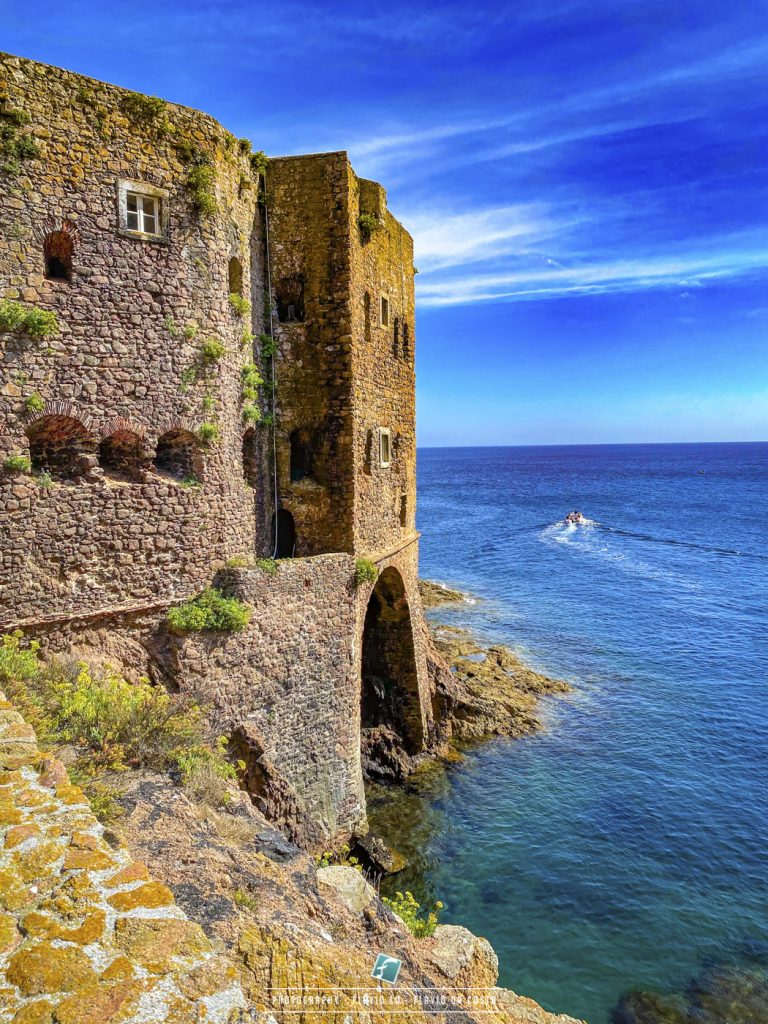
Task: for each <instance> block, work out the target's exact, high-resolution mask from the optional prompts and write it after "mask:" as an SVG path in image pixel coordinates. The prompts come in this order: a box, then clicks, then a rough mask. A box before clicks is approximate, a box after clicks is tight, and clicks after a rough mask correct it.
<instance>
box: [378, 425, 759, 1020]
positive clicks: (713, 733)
mask: <svg viewBox="0 0 768 1024" xmlns="http://www.w3.org/2000/svg"><path fill="white" fill-rule="evenodd" d="M418 500H419V503H418V527H419V529H420V530H421V531H422V534H423V537H422V548H421V575H422V576H423V577H425V578H427V579H431V580H436V581H439V582H442V583H445V584H447V585H449V586H451V587H456V588H458V589H460V590H462V591H465V592H466V593H467V594H468V595H470V596H469V599H468V600H466V601H464V602H462V603H460V604H458V605H453V606H445V607H442V608H440V609H437V610H435V611H433V612H431V613H430V614H431V616H432V617H433V618H437V619H439V620H440V621H442V622H446V623H449V624H453V625H457V626H462V627H465V628H467V629H469V630H471V631H472V632H473V633H474V634H475V635H476V636H478V637H479V638H480V639H481V640H482V641H485V642H486V643H491V642H492V643H504V644H506V645H508V646H510V647H511V648H512V649H513V650H514V651H516V652H517V653H518V654H519V655H520V657H521V658H522V659H523V660H524V661H526V662H527V663H529V664H530V665H531V666H533V667H535V668H536V669H539V670H540V671H542V672H545V673H547V674H549V675H551V676H556V677H558V678H562V679H565V680H567V681H569V682H570V683H572V684H573V687H574V690H573V692H572V693H571V694H570V695H569V696H567V697H565V698H548V699H547V700H546V701H545V702H543V704H542V705H541V709H540V710H541V715H542V717H543V721H544V729H543V731H542V732H540V733H538V734H536V735H534V736H532V737H530V738H525V739H517V740H496V741H492V742H488V743H485V744H481V745H478V746H475V747H473V748H471V749H470V750H468V751H467V752H466V754H465V757H464V760H463V761H462V762H461V763H460V764H457V765H454V766H450V767H449V768H448V769H447V770H446V771H440V772H438V773H436V774H435V775H433V776H432V777H431V778H430V777H429V775H427V777H426V780H425V781H424V780H422V781H421V782H420V783H418V784H414V785H413V786H412V787H409V789H407V790H406V792H405V793H404V794H403V795H402V796H401V798H400V802H399V805H398V813H397V819H398V823H399V824H398V828H399V831H398V829H394V828H393V826H392V823H391V822H390V824H389V826H388V827H389V833H390V834H389V835H388V838H389V839H390V841H393V842H395V843H396V844H399V845H400V846H401V847H402V848H404V852H406V854H407V855H408V856H409V857H410V865H409V868H408V869H407V870H406V872H405V873H404V874H403V875H401V876H395V878H394V879H391V880H390V882H389V883H388V886H389V888H390V890H393V889H396V888H401V889H402V888H410V889H412V890H413V891H414V894H415V895H416V896H417V898H419V899H420V900H422V901H423V902H424V904H425V905H429V904H430V903H431V902H432V901H434V900H436V899H440V900H441V901H442V902H443V903H444V904H445V909H444V911H443V912H442V920H443V921H444V922H445V923H456V924H463V925H466V926H467V927H468V928H469V929H471V930H472V931H473V932H475V933H477V934H479V935H483V936H485V937H486V938H488V939H489V940H490V942H491V943H492V945H493V947H494V948H495V950H496V952H497V953H498V956H499V961H500V980H499V983H500V984H501V985H504V986H505V987H508V988H512V989H513V990H514V991H516V992H518V993H521V994H524V995H526V996H530V997H532V998H533V999H535V1000H537V1001H538V1002H539V1003H541V1005H542V1006H544V1007H545V1008H546V1009H548V1010H551V1011H557V1012H559V1013H568V1014H570V1015H572V1016H574V1017H577V1018H584V1019H586V1020H588V1021H589V1022H590V1024H606V1022H608V1021H612V1020H613V1021H621V1022H624V1021H628V1022H629V1021H631V1022H634V1021H642V1022H643V1024H646V1022H647V1024H655V1022H656V1021H659V1022H665V1024H666V1022H667V1021H674V1022H675V1024H677V1022H678V1021H679V1020H685V1021H687V1020H688V1018H687V1017H678V1016H676V1015H675V1014H678V1013H680V1014H687V1013H690V1014H691V1017H690V1019H691V1020H692V1021H697V1022H698V1021H703V1022H705V1024H729V1022H739V1024H742V1022H746V1024H753V1022H762V1021H764V1020H768V444H763V443H755V444H746V443H745V444H664V445H596V446H595V445H589V446H579V445H569V446H562V447H509V448H503V447H499V448H440V449H423V450H420V451H419V453H418ZM574 509H578V510H579V511H581V512H582V514H583V515H584V516H585V517H586V519H587V520H588V522H587V523H585V524H584V525H579V526H571V525H568V524H567V523H566V522H565V516H566V514H567V513H568V512H569V511H571V510H574ZM374 817H375V811H374ZM386 827H387V826H386V824H385V830H386ZM713 993H714V994H713ZM707 1000H709V1002H708V1001H707ZM638 1007H640V1008H641V1009H642V1011H643V1014H645V1015H641V1014H640V1013H638V1012H636V1011H637V1008H638ZM702 1007H703V1009H702ZM713 1007H714V1009H713ZM633 1013H635V1014H636V1015H635V1016H632V1014H633ZM696 1014H698V1015H696ZM707 1014H709V1016H708V1015H707Z"/></svg>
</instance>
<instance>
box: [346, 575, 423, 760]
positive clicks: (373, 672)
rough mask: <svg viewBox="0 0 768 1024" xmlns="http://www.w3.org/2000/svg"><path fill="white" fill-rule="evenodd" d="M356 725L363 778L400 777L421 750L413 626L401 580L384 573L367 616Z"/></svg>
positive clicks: (372, 597)
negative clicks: (374, 776) (360, 746)
mask: <svg viewBox="0 0 768 1024" xmlns="http://www.w3.org/2000/svg"><path fill="white" fill-rule="evenodd" d="M361 676H362V679H361V695H360V727H361V742H362V752H363V764H364V769H365V771H366V773H367V774H373V775H385V776H387V775H389V776H399V775H402V774H405V773H406V772H407V770H408V762H409V761H410V758H411V757H412V756H413V755H414V754H417V753H418V752H419V751H420V750H422V749H423V747H424V722H423V718H422V710H421V701H420V699H419V683H418V672H417V666H416V651H415V647H414V640H413V624H412V622H411V610H410V608H409V606H408V598H407V596H406V592H405V585H404V583H403V578H402V576H401V575H400V573H399V572H398V571H397V569H395V568H393V567H391V566H390V567H389V568H387V569H385V570H384V571H383V572H382V573H381V575H380V576H379V578H378V580H377V581H376V586H375V587H374V588H373V591H372V593H371V596H370V598H369V599H368V607H367V609H366V613H365V625H364V627H363V646H362V662H361Z"/></svg>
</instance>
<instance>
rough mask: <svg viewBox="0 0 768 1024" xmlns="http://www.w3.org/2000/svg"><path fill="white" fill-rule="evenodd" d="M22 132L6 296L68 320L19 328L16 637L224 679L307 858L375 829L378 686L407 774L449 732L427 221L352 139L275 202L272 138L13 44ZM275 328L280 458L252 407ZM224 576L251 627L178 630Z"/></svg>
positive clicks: (10, 374) (302, 163) (11, 411)
mask: <svg viewBox="0 0 768 1024" xmlns="http://www.w3.org/2000/svg"><path fill="white" fill-rule="evenodd" d="M0 121H3V123H4V124H6V125H10V126H11V127H12V128H13V130H14V131H17V132H20V133H21V134H22V136H23V137H26V138H29V139H31V140H34V144H35V146H36V147H37V149H36V151H30V152H29V153H28V154H27V156H26V157H25V158H24V159H21V160H19V161H18V167H15V168H12V169H11V170H10V171H9V168H8V166H5V165H4V167H3V170H2V171H0V204H1V205H2V209H3V212H4V216H3V218H2V219H1V220H0V298H9V299H13V300H18V301H20V302H21V303H22V304H23V306H24V308H26V309H30V308H34V307H39V308H41V309H45V310H51V311H53V312H55V314H56V316H57V317H58V321H59V329H58V330H57V331H56V332H55V333H53V334H51V335H50V336H35V335H30V334H29V333H23V332H20V331H18V330H11V329H9V330H7V331H6V332H5V333H0V367H1V368H2V379H1V381H0V424H1V425H0V626H2V627H5V628H8V627H15V626H17V625H21V626H22V628H24V629H25V630H26V631H27V632H30V633H34V634H36V635H38V636H41V637H43V638H44V639H45V640H46V642H47V643H48V644H49V645H50V648H51V649H53V650H67V649H72V650H75V651H76V652H80V653H82V654H83V655H84V656H86V657H90V658H94V657H95V658H97V659H98V658H99V657H106V658H108V659H111V660H113V661H114V662H115V663H116V664H117V665H118V666H119V667H120V669H121V670H122V671H124V672H125V673H126V674H127V675H129V676H132V677H133V676H139V675H144V674H146V675H149V676H150V678H152V679H153V680H155V681H156V682H162V683H164V684H166V685H168V686H170V687H171V688H178V687H192V688H194V689H196V690H198V689H199V690H200V691H201V693H202V695H203V696H204V697H205V698H207V699H208V700H210V701H211V702H212V704H213V706H214V708H215V714H216V716H217V719H218V721H219V723H220V724H221V727H222V730H223V731H225V732H226V733H227V734H228V735H231V736H232V737H233V740H234V742H235V744H236V746H237V748H238V751H239V752H240V753H241V754H242V756H243V760H245V761H246V764H247V766H248V779H249V786H250V789H251V791H252V793H253V795H254V797H255V798H256V799H257V801H260V802H261V804H262V805H263V807H264V809H265V810H266V811H267V813H268V814H269V815H270V816H271V817H272V818H273V820H276V821H278V822H280V823H282V824H283V825H284V826H285V827H286V828H287V829H288V830H289V831H291V832H292V833H293V834H295V835H296V836H297V838H301V839H302V841H304V842H306V843H307V844H309V845H312V844H316V843H322V842H326V841H328V840H331V839H334V838H338V837H340V836H343V835H348V834H349V833H350V832H352V831H353V830H355V829H361V828H363V827H364V826H365V802H364V795H363V775H362V767H361V711H360V708H361V697H362V693H361V689H362V677H363V675H364V674H365V675H366V678H367V680H368V684H369V686H368V691H367V692H368V699H369V714H368V718H369V720H370V722H372V723H373V731H374V732H375V733H376V736H375V737H374V739H375V742H374V741H373V740H372V742H371V743H366V751H367V753H366V757H367V758H368V760H369V763H370V764H371V765H372V764H374V762H375V761H376V760H377V759H378V761H379V763H380V764H384V762H386V771H391V772H393V773H397V772H400V771H402V770H404V766H407V765H408V764H411V763H412V760H409V758H410V759H412V758H413V757H417V756H418V755H419V753H420V752H421V750H422V749H423V748H424V747H425V746H426V745H428V743H429V740H430V736H431V734H432V728H433V727H432V721H431V702H430V693H429V681H428V675H427V671H426V652H425V640H424V630H423V622H422V615H421V606H420V603H419V598H418V589H417V572H418V536H417V534H416V532H415V527H414V505H415V446H414V445H415V442H414V422H413V418H414V379H413V251H412V244H411V240H410V236H408V234H407V233H406V232H405V231H404V230H403V228H402V227H401V226H400V225H399V224H398V222H397V221H396V220H395V219H394V218H393V217H392V216H391V214H389V213H388V212H387V210H386V195H385V193H384V190H383V189H382V188H381V187H380V186H378V185H376V184H375V183H373V182H367V181H364V180H361V179H358V178H357V176H356V175H355V174H354V172H353V170H352V168H351V166H350V163H349V160H348V158H347V155H346V154H345V153H329V154H320V155H314V156H306V157H289V158H283V159H276V160H272V161H271V162H270V165H269V169H268V174H267V188H266V200H267V204H266V205H267V210H268V219H267V218H266V216H265V212H264V207H263V203H262V202H260V196H259V189H260V184H261V182H260V178H259V173H258V169H256V170H254V168H253V167H252V165H251V161H250V159H249V151H250V144H247V143H246V144H242V143H241V142H239V141H238V140H236V139H234V138H233V137H232V136H231V135H230V134H229V133H228V132H226V131H225V130H224V129H223V128H222V127H221V126H220V125H218V124H217V123H216V122H215V121H214V120H212V119H211V118H210V117H208V116H206V115H204V114H201V113H198V112H196V111H193V110H189V109H187V108H184V107H180V106H177V105H174V104H170V103H166V102H164V101H162V100H155V99H152V98H149V97H142V96H138V95H137V94H134V93H129V92H127V91H126V90H122V89H118V88H116V87H114V86H110V85H105V84H103V83H100V82H95V81H92V80H90V79H85V78H82V77H81V76H78V75H74V74H71V73H69V72H66V71H62V70H60V69H57V68H52V67H48V66H46V65H42V64H37V63H34V62H31V61H26V60H22V59H20V58H16V57H11V56H8V55H0ZM0 155H1V154H0ZM131 197H139V198H131ZM141 197H144V198H141ZM262 198H263V196H262ZM129 200H130V203H131V204H133V205H132V206H131V205H129ZM145 203H146V205H143V204H145ZM137 204H138V205H137ZM139 205H140V206H141V209H142V210H145V211H146V210H149V211H150V212H149V214H146V213H144V214H141V216H142V217H144V216H148V217H149V218H150V219H149V220H142V221H141V222H140V226H141V228H142V230H141V231H140V230H138V228H137V224H138V223H139V222H138V221H136V220H135V218H138V217H139V216H140V214H139V212H138V210H139ZM6 210H8V211H10V216H7V217H6V216H5V211H6ZM361 214H364V215H368V216H371V217H373V224H374V227H373V229H372V230H371V231H370V232H368V231H367V230H364V228H363V226H361V221H360V217H361ZM131 218H134V219H133V220H132V219H131ZM267 230H268V231H269V257H270V259H269V261H267V259H266V255H267V250H266V240H267ZM268 262H269V265H268ZM268 283H269V284H271V288H272V291H271V296H268V293H267V284H268ZM232 291H235V292H237V293H238V294H239V293H240V292H242V295H243V297H249V298H250V300H251V303H252V311H251V313H250V314H244V313H243V312H242V310H241V311H239V312H238V310H237V309H236V304H233V303H232V302H231V301H230V293H231V292H232ZM382 296H384V297H386V299H387V301H388V303H389V306H388V309H389V314H388V316H389V323H388V324H387V325H384V324H383V322H382V320H383V319H386V311H385V312H384V315H382V302H381V300H382ZM265 307H268V308H265ZM270 316H271V320H272V323H273V326H274V329H275V337H276V341H277V352H276V357H275V368H276V392H275V411H276V425H275V449H276V459H275V465H274V466H273V465H272V464H271V458H272V455H271V450H272V436H271V431H270V427H269V426H255V427H247V425H246V423H245V422H244V416H243V411H244V403H243V394H242V386H243V382H242V372H243V369H244V367H245V366H246V365H247V364H249V363H251V362H252V361H254V362H256V363H258V364H260V363H261V347H262V346H261V342H260V340H259V338H258V335H259V334H260V333H261V332H263V331H265V330H266V329H267V327H266V325H268V323H269V321H268V319H267V318H268V317H270ZM254 336H255V338H254ZM217 348H220V349H221V350H222V351H221V352H220V353H219V352H217ZM264 391H265V392H267V393H266V394H263V395H262V396H261V397H262V405H263V406H264V407H266V406H268V405H270V404H271V403H270V402H269V395H268V391H267V388H266V387H265V389H264ZM206 426H207V427H208V428H209V429H212V428H214V427H215V433H216V435H217V436H216V437H214V438H213V439H209V440H208V443H206V442H205V440H204V439H203V437H202V435H201V430H202V428H203V427H206ZM381 429H384V430H388V431H389V435H390V440H391V458H390V465H388V466H382V465H381V458H380V432H381ZM9 456H27V457H29V459H30V461H31V468H30V470H29V471H26V470H24V468H23V467H19V465H18V464H17V465H16V466H15V467H14V468H13V469H11V468H10V467H5V465H4V463H5V460H6V458H7V457H9ZM273 470H275V472H276V478H277V501H276V502H275V498H274V496H273V478H272V471H273ZM275 504H276V505H277V507H278V509H279V511H280V512H281V513H282V514H283V515H284V516H288V515H292V516H293V520H294V524H295V528H296V544H295V548H294V546H293V545H292V544H291V545H290V550H287V551H283V552H282V553H283V554H287V555H294V554H295V555H298V556H300V557H298V558H296V559H294V560H291V559H283V560H280V561H279V564H278V567H277V572H276V574H274V575H272V574H270V573H265V572H264V571H262V570H257V569H253V570H246V571H242V572H226V571H223V569H222V567H223V566H224V565H225V563H226V562H227V561H228V560H229V559H232V558H235V557H237V559H238V560H239V561H240V562H246V563H250V564H253V562H254V559H255V558H256V557H257V556H259V555H263V554H265V553H266V552H268V551H271V550H272V538H271V536H270V534H271V519H272V515H273V512H274V511H275ZM361 555H362V556H366V557H368V558H371V559H373V560H374V561H376V563H377V564H378V566H379V569H380V570H381V571H382V573H385V572H386V578H383V577H382V580H381V582H380V584H379V590H376V587H375V586H374V585H373V584H370V585H362V586H357V584H356V583H355V581H354V577H355V559H356V557H357V556H361ZM301 556H307V557H301ZM309 556H312V557H309ZM217 573H218V575H217ZM214 580H215V581H216V582H218V583H219V584H220V585H222V586H224V587H226V588H229V589H231V590H233V591H234V592H236V593H237V594H238V595H239V596H241V597H242V598H243V599H244V600H246V601H248V602H249V603H250V604H251V605H252V606H253V609H254V613H253V619H252V623H251V625H250V626H249V627H248V629H247V630H246V631H245V632H244V633H243V634H239V635H235V636H224V637H222V636H219V637H214V636H213V635H211V634H204V635H198V636H196V637H187V638H180V637H171V636H170V635H169V634H168V632H167V628H166V626H165V612H166V610H167V607H168V606H169V605H170V604H172V603H174V602H178V601H179V600H181V599H184V598H187V597H189V596H191V595H192V594H193V593H195V592H196V591H198V590H200V589H201V588H202V587H203V586H205V585H208V584H209V583H211V582H212V581H214ZM374 612H375V615H374ZM366 617H368V629H367V630H366ZM374 619H375V621H374ZM366 646H367V651H366V650H365V648H366ZM364 662H365V663H366V664H367V665H368V668H367V669H365V672H364ZM378 692H381V693H382V694H384V697H383V698H382V700H381V707H377V706H376V700H378V699H379V698H376V697H375V695H376V694H377V693H378ZM371 695H374V697H373V698H372V696H371ZM371 700H373V703H372V704H371ZM401 705H402V706H401ZM404 746H406V747H407V748H408V750H407V756H406V757H405V758H402V757H400V753H401V751H400V748H403V747H404Z"/></svg>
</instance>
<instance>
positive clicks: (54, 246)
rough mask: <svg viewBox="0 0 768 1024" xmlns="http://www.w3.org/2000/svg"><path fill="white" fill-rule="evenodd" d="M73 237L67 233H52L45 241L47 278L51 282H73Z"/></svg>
mask: <svg viewBox="0 0 768 1024" xmlns="http://www.w3.org/2000/svg"><path fill="white" fill-rule="evenodd" d="M73 252H74V246H73V244H72V236H71V235H70V234H69V233H68V232H67V231H51V232H50V234H47V235H46V236H45V240H44V241H43V255H44V257H45V276H46V278H47V279H48V280H49V281H71V280H72V255H73Z"/></svg>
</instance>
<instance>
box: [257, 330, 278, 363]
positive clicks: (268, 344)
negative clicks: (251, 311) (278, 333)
mask: <svg viewBox="0 0 768 1024" xmlns="http://www.w3.org/2000/svg"><path fill="white" fill-rule="evenodd" d="M259 341H260V343H261V358H262V359H271V358H272V357H273V356H274V355H276V354H277V344H276V342H275V339H274V338H272V337H270V335H269V334H260V335H259Z"/></svg>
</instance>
